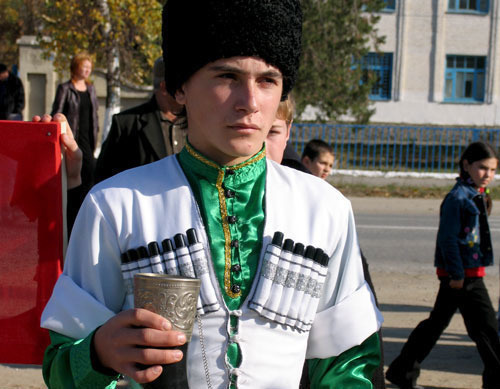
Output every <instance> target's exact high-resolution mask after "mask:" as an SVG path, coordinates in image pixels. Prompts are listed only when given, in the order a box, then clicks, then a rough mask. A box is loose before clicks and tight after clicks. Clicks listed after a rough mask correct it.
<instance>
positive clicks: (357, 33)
mask: <svg viewBox="0 0 500 389" xmlns="http://www.w3.org/2000/svg"><path fill="white" fill-rule="evenodd" d="M301 3H302V10H303V13H304V24H303V37H302V48H303V55H302V60H301V66H300V69H299V74H298V79H297V83H296V85H295V88H294V97H295V99H296V103H297V114H299V115H300V114H301V113H302V112H303V111H304V109H305V108H306V107H307V106H308V105H309V106H311V107H314V108H315V111H316V120H319V121H325V120H330V121H335V120H337V119H338V118H339V117H341V116H342V115H350V116H352V117H353V118H355V120H357V121H358V122H367V121H368V119H369V118H370V116H371V114H372V113H373V111H372V110H371V109H370V107H369V100H368V94H369V92H370V89H371V87H372V85H373V83H374V82H376V81H377V80H376V77H375V75H374V74H371V73H367V72H366V71H365V72H364V73H363V70H362V68H361V66H356V64H357V63H359V60H360V59H361V58H362V57H363V56H364V55H366V54H367V53H368V52H369V51H371V50H377V49H378V47H379V45H380V44H381V43H382V42H383V38H382V37H380V36H379V35H378V31H377V29H376V24H377V22H378V20H379V16H378V15H377V13H376V11H379V10H380V9H382V8H383V7H384V6H385V1H384V0H301ZM362 79H363V82H360V81H361V80H362Z"/></svg>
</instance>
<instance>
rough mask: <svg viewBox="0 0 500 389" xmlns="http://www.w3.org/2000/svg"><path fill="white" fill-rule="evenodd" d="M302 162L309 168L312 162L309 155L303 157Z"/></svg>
mask: <svg viewBox="0 0 500 389" xmlns="http://www.w3.org/2000/svg"><path fill="white" fill-rule="evenodd" d="M301 162H302V164H303V165H304V166H305V167H307V168H309V165H310V164H311V158H309V157H308V156H307V155H306V156H304V157H303V158H302V161H301Z"/></svg>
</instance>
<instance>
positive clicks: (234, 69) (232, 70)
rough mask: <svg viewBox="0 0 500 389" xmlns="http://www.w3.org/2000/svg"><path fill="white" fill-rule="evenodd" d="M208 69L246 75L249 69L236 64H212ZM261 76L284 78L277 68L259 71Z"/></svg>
mask: <svg viewBox="0 0 500 389" xmlns="http://www.w3.org/2000/svg"><path fill="white" fill-rule="evenodd" d="M208 70H210V71H212V72H228V73H234V74H241V75H245V74H248V72H247V71H245V70H243V69H240V68H238V67H236V66H231V65H212V66H210V67H209V68H208ZM259 76H260V77H272V78H282V77H283V75H282V74H281V73H280V72H279V71H276V70H266V71H264V72H262V73H259Z"/></svg>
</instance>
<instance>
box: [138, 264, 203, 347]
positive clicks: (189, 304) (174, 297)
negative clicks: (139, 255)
mask: <svg viewBox="0 0 500 389" xmlns="http://www.w3.org/2000/svg"><path fill="white" fill-rule="evenodd" d="M200 285H201V281H200V280H199V279H196V278H187V277H181V276H172V275H167V274H152V273H142V274H136V275H135V276H134V305H135V307H136V308H144V309H147V310H149V311H152V312H155V313H157V314H159V315H161V316H163V317H164V318H166V319H168V320H169V321H170V322H171V323H172V327H173V329H175V330H177V331H182V332H184V334H185V335H186V338H187V341H188V342H189V341H190V340H191V334H192V331H193V325H194V321H195V316H196V303H197V301H198V294H199V292H200Z"/></svg>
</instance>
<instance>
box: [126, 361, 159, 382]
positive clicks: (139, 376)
mask: <svg viewBox="0 0 500 389" xmlns="http://www.w3.org/2000/svg"><path fill="white" fill-rule="evenodd" d="M162 371H163V369H162V367H161V366H159V365H157V366H149V367H148V368H147V369H139V368H138V367H137V366H131V367H130V368H128V369H126V370H125V371H124V372H123V373H124V374H125V375H126V376H128V377H130V378H132V379H133V380H134V381H135V382H137V383H139V384H145V383H147V382H151V381H154V380H155V379H157V378H158V377H159V376H160V374H161V372H162Z"/></svg>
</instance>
